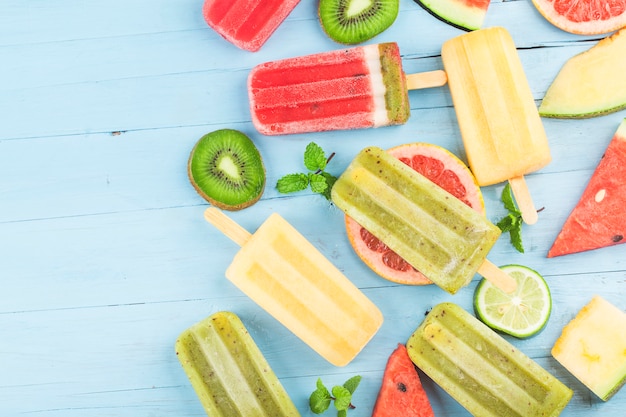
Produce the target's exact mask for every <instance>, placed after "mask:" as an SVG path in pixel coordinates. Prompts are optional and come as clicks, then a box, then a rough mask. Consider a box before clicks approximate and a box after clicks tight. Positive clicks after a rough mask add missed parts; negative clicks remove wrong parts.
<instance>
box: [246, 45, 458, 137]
mask: <svg viewBox="0 0 626 417" xmlns="http://www.w3.org/2000/svg"><path fill="white" fill-rule="evenodd" d="M445 83H446V75H445V73H444V72H443V71H441V70H438V71H432V72H424V73H418V74H412V75H408V76H407V75H405V74H404V71H403V70H402V61H401V58H400V50H399V48H398V45H397V44H396V43H395V42H388V43H381V44H372V45H366V46H358V47H353V48H349V49H342V50H335V51H330V52H322V53H319V54H314V55H306V56H301V57H296V58H289V59H283V60H280V61H273V62H267V63H264V64H260V65H258V66H256V67H255V68H253V69H252V71H251V72H250V74H249V77H248V93H249V96H250V111H251V115H252V122H253V123H254V126H255V127H256V128H257V130H258V131H259V132H261V133H263V134H265V135H284V134H291V133H305V132H320V131H326V130H340V129H359V128H369V127H379V126H388V125H394V124H402V123H405V122H406V121H407V120H408V118H409V114H410V107H409V98H408V94H407V90H410V89H417V88H427V87H435V86H440V85H444V84H445Z"/></svg>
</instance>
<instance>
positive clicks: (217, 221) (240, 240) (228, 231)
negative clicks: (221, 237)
mask: <svg viewBox="0 0 626 417" xmlns="http://www.w3.org/2000/svg"><path fill="white" fill-rule="evenodd" d="M204 219H205V220H206V221H207V222H209V223H211V224H212V225H213V226H215V227H217V229H218V230H219V231H220V232H222V233H224V234H225V235H226V236H227V237H229V238H230V239H231V240H232V241H233V242H235V243H236V244H238V245H239V246H243V245H245V244H246V242H248V240H249V239H250V237H252V234H251V233H250V232H248V231H247V230H246V229H244V228H243V227H241V226H240V225H239V224H237V223H236V222H235V221H234V220H233V219H231V218H230V217H228V216H227V215H225V214H224V213H223V212H222V211H221V210H220V209H218V208H216V207H209V208H208V209H206V210H205V211H204Z"/></svg>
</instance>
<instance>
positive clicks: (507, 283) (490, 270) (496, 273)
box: [478, 259, 517, 294]
mask: <svg viewBox="0 0 626 417" xmlns="http://www.w3.org/2000/svg"><path fill="white" fill-rule="evenodd" d="M478 273H479V274H480V275H482V276H483V277H485V279H487V280H488V281H489V282H491V283H492V284H493V285H495V286H496V287H498V288H500V289H501V290H502V291H504V292H505V293H507V294H510V293H512V292H513V291H515V290H516V289H517V281H515V280H514V279H513V278H512V277H511V276H510V275H509V274H507V273H506V272H504V271H503V270H501V269H500V268H498V267H497V266H495V265H494V264H492V263H491V262H490V261H488V260H487V259H485V261H484V262H483V263H482V264H481V265H480V267H479V268H478Z"/></svg>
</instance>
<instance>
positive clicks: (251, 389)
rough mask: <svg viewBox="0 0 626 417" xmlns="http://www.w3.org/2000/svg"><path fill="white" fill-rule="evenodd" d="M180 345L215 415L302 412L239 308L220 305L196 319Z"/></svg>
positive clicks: (291, 415)
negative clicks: (219, 308) (225, 308)
mask: <svg viewBox="0 0 626 417" xmlns="http://www.w3.org/2000/svg"><path fill="white" fill-rule="evenodd" d="M175 348H176V355H177V356H178V360H179V361H180V363H181V365H182V367H183V369H184V371H185V373H186V374H187V376H188V377H189V380H190V381H191V385H192V386H193V388H194V390H195V391H196V394H197V395H198V398H199V399H200V402H201V403H202V406H203V407H204V410H205V411H206V413H207V414H208V415H209V416H211V417H237V416H241V417H250V416H258V417H263V416H266V417H299V416H300V413H299V412H298V410H297V409H296V406H295V405H294V404H293V402H292V401H291V399H290V398H289V395H288V394H287V392H286V391H285V389H284V388H283V386H282V385H281V384H280V381H279V380H278V378H277V377H276V374H274V372H273V371H272V369H271V368H270V365H269V364H268V363H267V361H266V360H265V358H264V357H263V354H262V353H261V351H260V350H259V348H258V346H257V345H256V343H255V342H254V340H253V339H252V337H251V336H250V334H249V333H248V331H247V330H246V328H245V326H244V324H243V323H242V322H241V320H240V319H239V317H238V316H237V315H236V314H234V313H231V312H228V311H220V312H218V313H215V314H213V315H212V316H210V317H208V318H206V319H204V320H202V321H200V322H198V323H196V324H194V325H193V326H191V327H190V328H188V329H187V330H185V331H184V332H183V333H182V334H181V335H180V337H179V338H178V340H176V346H175Z"/></svg>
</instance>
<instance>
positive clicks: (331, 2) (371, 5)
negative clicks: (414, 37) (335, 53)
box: [318, 0, 400, 45]
mask: <svg viewBox="0 0 626 417" xmlns="http://www.w3.org/2000/svg"><path fill="white" fill-rule="evenodd" d="M399 3H400V0H320V2H319V8H318V14H319V19H320V23H321V25H322V29H324V32H326V34H327V35H328V37H330V38H331V39H332V40H334V41H336V42H339V43H343V44H348V45H352V44H357V43H361V42H365V41H367V40H369V39H371V38H373V37H374V36H376V35H378V34H379V33H381V32H383V31H384V30H385V29H387V28H388V27H389V26H391V24H392V23H393V22H394V21H395V20H396V17H397V16H398V9H399Z"/></svg>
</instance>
